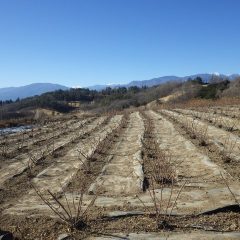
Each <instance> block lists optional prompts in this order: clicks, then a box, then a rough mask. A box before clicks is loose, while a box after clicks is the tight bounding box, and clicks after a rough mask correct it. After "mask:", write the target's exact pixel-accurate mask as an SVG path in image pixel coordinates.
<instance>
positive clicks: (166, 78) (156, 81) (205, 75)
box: [89, 73, 240, 91]
mask: <svg viewBox="0 0 240 240" xmlns="http://www.w3.org/2000/svg"><path fill="white" fill-rule="evenodd" d="M214 76H218V77H221V78H223V79H224V78H228V79H229V80H234V79H236V78H237V77H240V75H239V74H232V75H224V74H219V73H213V74H209V73H203V74H202V73H201V74H195V75H189V76H184V77H178V76H164V77H158V78H153V79H150V80H140V81H132V82H130V83H128V84H108V85H95V86H90V87H89V89H91V90H98V91H100V90H102V89H105V88H106V87H111V88H117V87H131V86H137V87H143V86H148V87H152V86H156V85H160V84H162V83H166V82H169V81H186V80H188V79H189V78H192V79H194V78H196V77H201V78H202V80H203V81H204V82H206V83H207V82H209V81H210V80H211V79H212V78H213V77H214Z"/></svg>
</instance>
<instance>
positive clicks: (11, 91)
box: [0, 73, 240, 101]
mask: <svg viewBox="0 0 240 240" xmlns="http://www.w3.org/2000/svg"><path fill="white" fill-rule="evenodd" d="M214 76H219V77H221V78H223V79H224V78H228V79H230V80H234V79H236V78H237V77H240V75H239V74H232V75H224V74H219V73H213V74H208V73H206V74H195V75H190V76H185V77H178V76H164V77H158V78H153V79H150V80H141V81H132V82H130V83H128V84H110V85H95V86H90V87H88V88H89V89H91V90H97V91H100V90H102V89H105V88H106V87H111V88H117V87H131V86H137V87H143V86H148V87H152V86H155V85H160V84H162V83H166V82H169V81H186V80H188V79H189V78H192V79H194V78H196V77H201V78H202V79H203V81H204V82H209V81H210V80H211V79H212V78H213V77H214ZM59 89H62V90H67V89H69V88H68V87H66V86H63V85H59V84H52V83H33V84H30V85H26V86H22V87H9V88H0V100H4V101H5V100H10V99H12V100H16V99H17V98H20V99H22V98H26V97H31V96H35V95H40V94H42V93H46V92H51V91H55V90H59Z"/></svg>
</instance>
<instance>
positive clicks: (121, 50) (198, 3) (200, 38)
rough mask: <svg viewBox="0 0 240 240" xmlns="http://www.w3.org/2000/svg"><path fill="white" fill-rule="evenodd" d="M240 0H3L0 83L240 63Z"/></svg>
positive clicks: (225, 69) (97, 79) (83, 80)
mask: <svg viewBox="0 0 240 240" xmlns="http://www.w3.org/2000/svg"><path fill="white" fill-rule="evenodd" d="M239 9H240V1H239V0H75V1H74V0H0V87H6V86H21V85H25V84H29V83H34V82H52V83H59V84H63V85H66V86H70V87H71V86H90V85H95V84H108V83H126V82H129V81H132V80H144V79H150V78H153V77H158V76H163V75H179V76H184V75H188V74H195V73H200V72H201V73H203V72H210V73H211V72H221V73H226V74H228V73H239V72H240V71H239V70H240V45H239V44H240V18H239Z"/></svg>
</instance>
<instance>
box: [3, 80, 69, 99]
mask: <svg viewBox="0 0 240 240" xmlns="http://www.w3.org/2000/svg"><path fill="white" fill-rule="evenodd" d="M59 89H62V90H67V89H68V88H67V87H65V86H62V85H59V84H52V83H33V84H30V85H26V86H22V87H8V88H0V100H3V101H5V100H10V99H12V100H16V99H17V98H26V97H31V96H35V95H40V94H42V93H45V92H52V91H55V90H59Z"/></svg>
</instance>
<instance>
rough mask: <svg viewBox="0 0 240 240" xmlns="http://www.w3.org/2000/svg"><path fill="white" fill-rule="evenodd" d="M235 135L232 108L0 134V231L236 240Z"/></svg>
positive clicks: (138, 114)
mask: <svg viewBox="0 0 240 240" xmlns="http://www.w3.org/2000/svg"><path fill="white" fill-rule="evenodd" d="M239 136H240V107H239V106H238V105H231V106H230V105H224V106H223V105H221V106H207V107H204V106H185V107H184V106H180V107H179V106H178V107H176V106H174V107H173V106H172V107H169V108H166V107H165V108H162V107H160V106H155V107H140V108H134V109H131V110H126V111H124V112H117V113H111V114H105V115H93V114H91V115H90V114H88V115H83V114H77V113H76V114H67V115H62V116H55V117H54V118H53V119H52V120H51V121H49V122H46V123H42V124H39V125H38V126H37V127H35V128H34V129H32V130H25V131H22V132H20V133H15V134H11V135H5V136H0V171H1V174H0V214H1V215H0V230H2V231H3V230H4V231H9V232H11V233H12V234H13V235H14V237H15V238H16V239H50V240H51V239H58V237H59V236H60V237H62V238H59V239H240V186H239V181H240V167H239V163H240V137H239ZM64 236H65V238H64ZM66 236H68V238H67V237H66Z"/></svg>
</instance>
